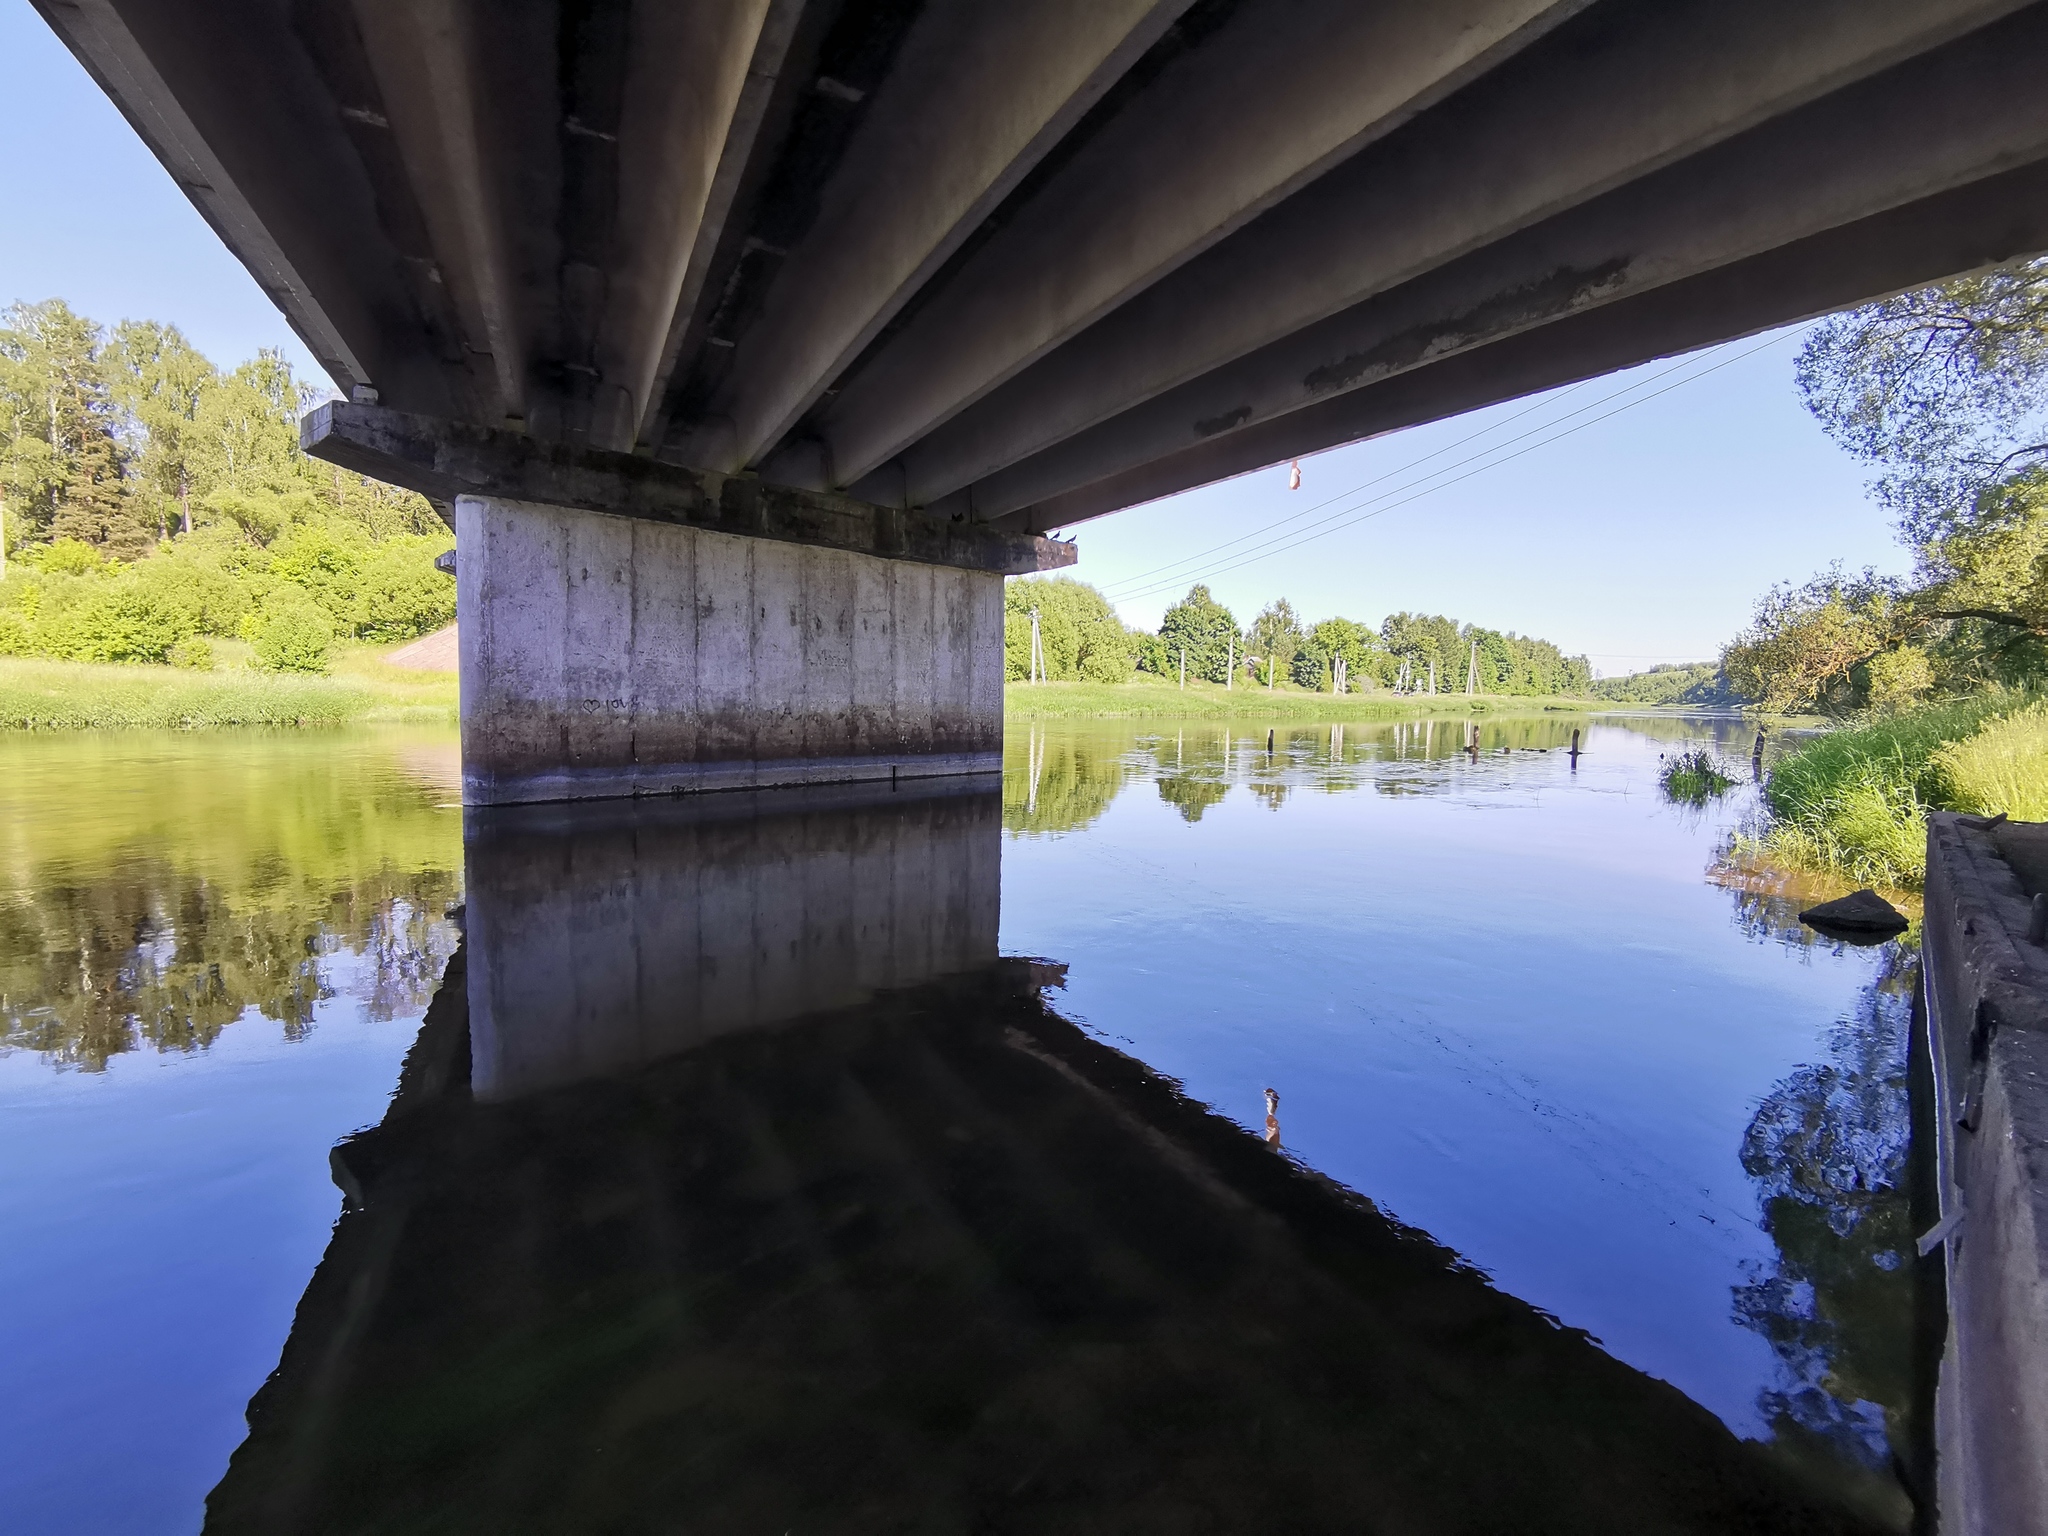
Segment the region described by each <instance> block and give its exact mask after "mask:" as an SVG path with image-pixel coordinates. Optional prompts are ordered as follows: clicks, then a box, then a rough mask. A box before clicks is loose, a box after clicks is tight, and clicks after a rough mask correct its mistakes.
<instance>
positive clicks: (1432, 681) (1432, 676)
mask: <svg viewBox="0 0 2048 1536" xmlns="http://www.w3.org/2000/svg"><path fill="white" fill-rule="evenodd" d="M1429 696H1430V697H1431V698H1432V699H1433V698H1435V697H1436V659H1435V658H1434V657H1432V658H1431V659H1430V663H1429Z"/></svg>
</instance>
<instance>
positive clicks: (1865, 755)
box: [1761, 693, 2048, 888]
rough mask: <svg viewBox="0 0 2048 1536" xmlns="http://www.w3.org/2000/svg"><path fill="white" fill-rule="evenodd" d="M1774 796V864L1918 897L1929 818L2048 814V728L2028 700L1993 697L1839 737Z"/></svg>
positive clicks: (1790, 767) (1787, 769) (1779, 780)
mask: <svg viewBox="0 0 2048 1536" xmlns="http://www.w3.org/2000/svg"><path fill="white" fill-rule="evenodd" d="M1764 793H1765V799H1766V802H1767V803H1768V805H1769V807H1770V810H1771V813H1772V817H1773V820H1772V823H1771V825H1770V827H1769V828H1768V829H1767V830H1766V831H1765V833H1764V835H1763V838H1762V840H1761V841H1762V849H1763V852H1764V853H1765V854H1767V855H1768V856H1769V857H1771V858H1773V859H1776V860H1778V861H1780V862H1783V863H1787V864H1792V865H1796V866H1800V867H1804V868H1809V869H1818V870H1823V871H1827V872H1830V873H1835V874H1840V875H1844V876H1846V877H1848V878H1849V879H1852V880H1857V881H1862V882H1865V883H1867V884H1872V885H1890V886H1897V887H1904V888H1911V887H1915V886H1918V885H1919V884H1920V882H1921V880H1922V878H1923V877H1924V876H1925V874H1926V869H1927V813H1928V811H1930V810H1970V811H1980V810H1992V809H1997V810H2005V811H2007V813H2008V814H2010V815H2013V816H2022V817H2024V816H2025V814H2026V811H2027V810H2029V809H2033V808H2035V807H2039V808H2040V809H2041V812H2042V813H2043V814H2048V716H2043V715H2042V714H2041V713H2040V710H2039V706H2030V705H2029V704H2028V702H2027V701H2026V700H2025V699H2024V698H2023V697H2021V696H2019V695H2015V694H2008V693H1986V694H1980V695H1978V696H1977V697H1975V698H1970V699H1960V700H1956V701H1954V702H1951V703H1946V704H1938V705H1932V706H1929V707H1927V708H1925V709H1918V710H1913V711H1910V712H1908V713H1903V714H1899V715H1895V716H1892V717H1890V718H1888V719H1884V720H1876V721H1872V722H1871V723H1869V724H1867V725H1862V726H1857V727H1855V728H1853V729H1848V730H1840V731H1834V732H1831V733H1829V734H1828V735H1826V736H1821V737H1818V738H1816V739H1815V740H1813V741H1810V742H1808V743H1806V744H1805V745H1804V746H1802V747H1800V748H1799V749H1798V750H1797V751H1795V752H1792V753H1790V754H1788V755H1787V756H1785V757H1783V758H1781V759H1780V760H1779V761H1778V763H1777V764H1776V765H1775V766H1774V767H1773V768H1772V769H1771V777H1770V782H1769V784H1768V785H1767V786H1766V788H1765V792H1764ZM2001 799H2003V800H2010V801H2011V802H2012V803H2011V804H2010V805H2007V804H1994V803H1993V802H1994V801H1998V800H2001Z"/></svg>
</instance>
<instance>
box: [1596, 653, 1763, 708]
mask: <svg viewBox="0 0 2048 1536" xmlns="http://www.w3.org/2000/svg"><path fill="white" fill-rule="evenodd" d="M1593 697H1594V698H1596V699H1608V700H1611V701H1613V702H1614V703H1617V704H1694V705H1699V706H1702V707H1710V706H1717V705H1735V704H1747V703H1748V702H1749V700H1748V698H1747V697H1746V696H1744V695H1743V694H1742V693H1741V692H1740V691H1739V690H1737V689H1736V687H1735V686H1734V685H1733V684H1732V683H1730V682H1729V681H1728V674H1727V673H1726V672H1724V671H1722V670H1721V667H1720V664H1719V663H1718V662H1712V661H1694V662H1665V663H1664V664H1662V665H1661V666H1655V667H1652V668H1650V669H1649V670H1648V671H1647V672H1631V673H1629V674H1628V675H1626V676H1625V677H1603V678H1599V679H1597V680H1596V681H1595V682H1594V684H1593Z"/></svg>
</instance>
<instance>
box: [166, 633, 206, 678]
mask: <svg viewBox="0 0 2048 1536" xmlns="http://www.w3.org/2000/svg"><path fill="white" fill-rule="evenodd" d="M164 660H166V661H168V662H169V663H170V664H171V665H172V666H174V667H183V668H184V669H185V670H186V671H188V672H211V671H212V670H213V647H212V646H211V645H208V644H207V643H206V641H205V640H203V639H201V638H200V637H199V636H197V635H193V636H191V637H190V638H188V639H184V640H180V641H179V642H178V643H177V644H176V645H174V646H172V647H171V648H170V651H169V652H168V653H167V654H166V655H165V656H164Z"/></svg>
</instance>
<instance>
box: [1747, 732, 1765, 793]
mask: <svg viewBox="0 0 2048 1536" xmlns="http://www.w3.org/2000/svg"><path fill="white" fill-rule="evenodd" d="M1749 776H1750V778H1751V779H1752V780H1754V781H1755V782H1756V783H1758V784H1761V783H1763V781H1764V733H1763V728H1762V727H1761V726H1759V727H1758V728H1757V733H1756V750H1755V751H1753V752H1751V753H1750V754H1749Z"/></svg>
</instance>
